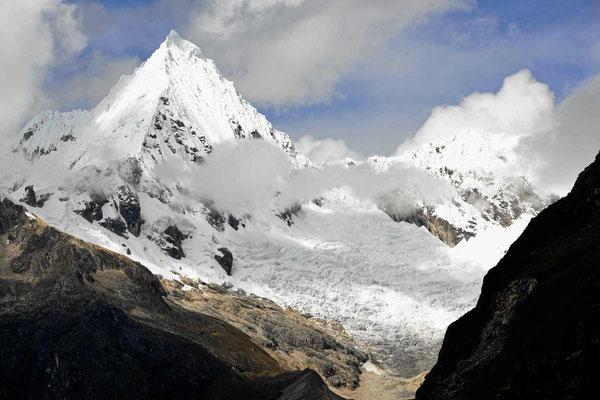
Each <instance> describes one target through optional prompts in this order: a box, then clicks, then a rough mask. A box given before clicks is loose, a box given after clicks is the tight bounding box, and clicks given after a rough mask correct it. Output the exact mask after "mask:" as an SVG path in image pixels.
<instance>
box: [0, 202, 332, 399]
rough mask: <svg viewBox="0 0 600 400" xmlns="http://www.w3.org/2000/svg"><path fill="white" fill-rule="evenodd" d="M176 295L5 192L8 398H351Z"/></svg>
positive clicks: (0, 227)
mask: <svg viewBox="0 0 600 400" xmlns="http://www.w3.org/2000/svg"><path fill="white" fill-rule="evenodd" d="M165 295H166V292H165V290H164V289H163V286H162V285H161V283H160V282H159V280H158V279H157V278H156V277H155V276H154V275H152V274H151V273H150V271H148V270H147V269H146V268H145V267H144V266H143V265H141V264H139V263H136V262H134V261H132V260H130V259H128V258H126V257H124V256H122V255H119V254H117V253H113V252H110V251H107V250H104V249H102V248H100V247H98V246H94V245H91V244H88V243H85V242H82V241H81V240H78V239H75V238H74V237H71V236H69V235H66V234H63V233H61V232H59V231H58V230H56V229H54V228H51V227H49V226H47V225H46V224H44V223H43V222H41V221H39V220H37V219H35V218H30V217H28V216H27V215H26V214H25V209H24V208H23V207H21V206H18V205H15V204H14V203H12V202H10V201H9V200H6V199H4V200H2V201H1V202H0V343H2V346H0V376H2V379H0V397H2V398H10V399H30V398H45V399H80V398H94V399H113V398H129V399H148V398H161V399H181V398H210V399H226V398H227V399H242V398H243V399H257V400H258V399H267V400H268V399H273V400H275V399H281V398H288V399H300V398H303V399H309V398H314V399H331V400H334V399H340V397H338V396H336V395H334V394H333V393H331V392H329V390H328V389H327V387H326V386H325V385H324V383H323V381H322V380H321V379H320V378H319V377H318V375H316V374H315V373H314V372H311V371H297V372H287V371H285V370H284V369H282V368H281V367H280V366H279V364H278V363H277V362H276V361H275V360H274V359H273V358H272V357H271V356H269V355H268V354H267V353H266V352H265V351H263V350H261V348H260V346H257V345H256V344H254V343H253V342H252V341H251V340H250V338H249V337H248V336H247V335H246V334H244V333H243V332H241V331H240V330H238V329H236V328H234V327H232V326H231V325H229V324H227V323H224V322H223V321H220V320H218V319H216V318H214V317H211V316H207V315H205V314H201V313H199V312H194V311H190V310H186V309H184V308H182V307H181V306H179V305H177V304H175V303H174V302H172V301H171V300H169V299H168V298H166V297H165ZM286 396H287V397H286Z"/></svg>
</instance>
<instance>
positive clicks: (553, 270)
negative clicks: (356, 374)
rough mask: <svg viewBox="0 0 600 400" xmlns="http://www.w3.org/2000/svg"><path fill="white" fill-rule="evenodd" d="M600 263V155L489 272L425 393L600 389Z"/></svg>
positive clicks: (573, 393) (566, 393)
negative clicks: (474, 304) (571, 188)
mask: <svg viewBox="0 0 600 400" xmlns="http://www.w3.org/2000/svg"><path fill="white" fill-rule="evenodd" d="M599 266H600V155H599V156H598V157H597V158H596V160H595V161H594V162H593V163H592V164H591V165H590V166H589V167H588V168H586V169H585V170H584V171H583V172H582V173H581V174H580V176H579V178H578V179H577V182H576V183H575V186H574V187H573V190H572V191H571V193H570V194H569V195H568V196H566V197H565V198H563V199H561V200H559V201H558V202H556V203H555V204H553V205H551V206H550V207H548V208H547V209H546V210H544V211H542V212H541V213H540V214H539V215H538V216H537V217H536V218H534V219H533V220H532V221H531V223H530V224H529V226H528V227H527V229H526V230H525V232H524V233H523V234H522V235H521V237H520V238H519V239H518V240H517V241H516V242H515V243H514V244H513V245H512V246H511V248H510V250H509V251H508V253H507V254H506V256H505V257H504V258H503V259H502V260H501V261H500V262H499V263H498V265H497V266H496V267H495V268H493V269H492V270H490V271H489V273H488V274H487V275H486V277H485V279H484V283H483V288H482V292H481V296H480V298H479V301H478V302H477V306H476V307H475V308H474V309H473V310H471V311H470V312H468V313H467V314H465V315H464V316H463V317H462V318H460V319H459V320H458V321H456V322H454V323H453V324H452V325H450V327H449V328H448V331H447V333H446V337H445V339H444V342H443V345H442V349H441V351H440V354H439V359H438V362H437V364H436V365H435V367H434V368H433V369H432V370H431V372H430V373H429V375H427V377H426V379H425V382H424V384H423V385H422V387H421V388H420V389H419V390H418V392H417V396H416V398H417V399H418V400H423V399H492V398H493V399H518V398H527V399H532V398H545V399H586V398H597V397H596V396H597V395H598V392H599V390H598V377H599V376H600V364H599V361H600V340H599V338H600V269H599V268H598V267H599Z"/></svg>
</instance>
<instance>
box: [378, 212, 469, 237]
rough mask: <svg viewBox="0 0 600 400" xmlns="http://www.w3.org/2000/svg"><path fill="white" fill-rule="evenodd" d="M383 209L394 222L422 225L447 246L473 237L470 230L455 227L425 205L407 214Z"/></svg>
mask: <svg viewBox="0 0 600 400" xmlns="http://www.w3.org/2000/svg"><path fill="white" fill-rule="evenodd" d="M384 211H385V212H386V213H387V214H388V215H389V216H390V217H392V219H393V220H394V221H396V222H408V223H410V224H414V225H416V226H418V227H421V226H424V227H425V228H426V229H427V230H428V231H429V232H430V233H431V234H432V235H434V236H436V237H438V238H439V239H440V240H441V241H442V242H444V243H446V244H447V245H448V246H449V247H454V246H456V245H457V244H458V243H459V242H460V241H461V240H463V239H470V238H471V237H473V235H474V234H473V233H472V232H467V231H465V230H463V229H460V228H458V227H455V226H454V225H452V224H451V223H450V222H448V221H446V220H445V219H443V218H440V217H438V216H436V215H434V214H433V212H432V210H430V209H429V208H427V207H419V208H416V209H415V210H414V211H413V212H412V213H411V214H409V215H398V214H394V213H391V212H389V211H386V210H385V209H384Z"/></svg>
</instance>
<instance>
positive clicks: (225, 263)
mask: <svg viewBox="0 0 600 400" xmlns="http://www.w3.org/2000/svg"><path fill="white" fill-rule="evenodd" d="M218 250H219V251H220V252H221V254H222V255H219V254H215V260H217V262H218V263H219V265H220V266H221V268H223V270H224V271H225V272H226V273H227V275H231V269H232V268H233V254H231V251H229V249H228V248H226V247H221V248H219V249H218Z"/></svg>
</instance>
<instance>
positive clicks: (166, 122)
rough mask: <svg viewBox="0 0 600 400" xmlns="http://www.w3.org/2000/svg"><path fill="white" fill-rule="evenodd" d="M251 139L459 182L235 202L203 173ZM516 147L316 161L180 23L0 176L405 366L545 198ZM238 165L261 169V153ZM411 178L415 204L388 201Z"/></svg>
mask: <svg viewBox="0 0 600 400" xmlns="http://www.w3.org/2000/svg"><path fill="white" fill-rule="evenodd" d="M244 143H245V144H244ZM248 143H250V144H252V143H261V144H260V146H263V145H264V146H270V147H268V148H269V149H276V151H277V152H280V153H281V154H283V155H284V158H283V161H281V162H278V163H277V164H274V166H273V168H274V169H276V171H273V175H277V176H278V178H281V179H279V180H284V181H285V180H286V179H287V178H286V177H288V176H289V178H290V179H291V178H292V177H293V176H296V175H298V174H300V173H301V172H300V171H303V170H307V169H310V170H314V171H326V170H327V169H328V168H341V169H342V170H343V171H347V173H348V174H352V173H353V171H354V170H353V168H368V169H370V170H372V171H373V174H385V173H386V171H389V170H390V169H391V168H394V166H396V165H402V166H405V168H407V169H412V170H417V171H420V173H422V174H428V175H430V176H431V177H432V179H435V180H437V181H434V182H445V185H447V186H448V187H449V188H450V189H451V191H450V193H449V194H448V195H444V196H442V198H441V199H440V200H438V201H434V202H432V201H430V199H427V198H421V197H419V196H420V195H419V190H418V189H419V183H418V182H416V183H415V184H414V186H413V187H398V188H396V189H395V190H388V188H385V192H381V193H378V194H377V196H375V197H372V196H371V197H365V196H360V195H359V194H358V193H357V192H356V190H353V188H352V187H348V186H347V185H345V184H344V182H339V183H338V182H333V183H332V184H331V185H328V186H327V187H326V190H325V189H324V190H323V191H322V192H321V193H318V195H317V196H315V198H311V199H301V200H299V201H298V204H291V203H290V204H287V206H290V207H289V208H285V207H283V206H282V204H281V203H280V202H279V200H280V199H281V196H280V193H279V192H278V189H279V187H278V186H277V185H275V186H273V187H271V186H269V190H270V193H271V195H270V196H265V197H264V198H259V201H260V202H261V203H260V204H258V206H255V205H253V206H252V207H250V208H249V209H247V210H238V209H228V208H226V207H223V204H219V202H215V201H214V200H211V199H205V198H203V196H202V193H201V190H200V192H199V191H198V190H196V189H195V188H193V187H192V186H193V185H194V182H197V181H196V180H195V179H196V178H198V176H199V175H198V174H199V172H198V171H205V170H206V169H205V170H202V168H208V167H207V166H208V165H211V160H212V158H211V157H214V156H215V153H218V152H219V151H222V150H221V149H223V148H224V147H226V146H238V147H239V148H240V149H245V150H243V151H257V149H258V148H257V147H256V146H255V145H248ZM243 144H244V145H243ZM517 145H518V136H515V135H511V136H510V137H509V136H503V135H491V134H486V133H485V132H449V135H448V136H447V137H446V138H442V139H439V140H438V141H437V142H435V143H434V142H432V143H428V144H426V145H423V146H421V147H419V148H416V149H413V150H411V151H409V152H407V153H404V154H401V155H398V156H392V157H385V156H374V157H371V158H369V159H367V160H339V161H338V162H333V163H330V164H328V165H320V164H318V163H314V162H312V161H311V160H309V159H308V158H306V157H305V156H304V155H303V154H301V153H299V152H298V151H297V150H296V149H295V148H294V145H293V142H292V140H291V139H290V138H289V137H288V135H287V134H285V133H283V132H280V131H278V130H276V129H275V128H273V126H272V125H271V123H270V122H269V121H268V120H267V119H266V118H265V117H264V116H263V115H262V114H260V113H259V112H258V111H257V110H256V109H255V108H254V107H252V105H250V104H249V103H248V102H246V101H245V100H243V98H242V97H241V96H240V95H239V94H238V93H237V91H236V89H235V87H234V85H233V83H232V82H230V81H228V80H227V79H225V78H224V77H223V76H222V75H221V74H220V73H219V71H218V69H217V68H216V66H215V64H214V63H213V62H212V61H211V60H209V59H207V58H205V57H204V56H203V54H202V51H201V50H200V49H199V48H198V47H197V46H195V45H194V44H192V43H190V42H188V41H186V40H184V39H182V38H181V37H179V35H178V34H177V33H176V32H174V31H172V32H171V33H170V34H169V36H168V37H167V38H166V40H165V41H164V42H163V43H162V44H161V45H160V47H159V48H158V49H157V50H156V51H155V52H154V53H153V54H152V56H151V57H150V58H149V59H148V60H147V61H146V62H145V63H143V64H142V65H141V66H140V67H139V68H137V69H136V70H135V71H134V72H133V74H131V75H130V76H126V77H122V78H121V80H120V81H119V82H118V84H117V85H116V86H115V87H114V88H113V89H112V90H111V92H110V93H109V95H108V96H107V97H106V98H105V99H103V100H102V101H101V102H100V103H99V104H98V105H97V106H96V107H95V108H94V109H93V110H90V111H82V110H76V111H72V112H67V113H61V112H52V111H46V112H43V113H41V114H39V115H38V116H36V117H34V118H33V119H32V120H31V121H30V122H29V123H27V124H26V125H25V126H24V127H23V129H22V130H21V132H20V133H19V135H18V138H17V139H16V140H15V142H14V143H13V145H12V146H10V148H7V149H4V152H3V154H2V155H1V159H0V164H1V166H2V172H0V178H1V179H0V182H1V184H0V186H1V187H0V190H1V192H2V194H4V195H6V196H7V197H9V198H11V199H12V200H14V201H19V200H21V199H24V200H25V197H24V194H25V192H26V191H27V189H26V188H27V187H32V190H33V189H34V190H35V195H36V196H38V197H39V198H40V199H43V201H42V202H41V203H40V202H38V203H39V204H37V203H36V204H34V205H32V204H29V205H28V209H29V212H31V213H33V214H35V215H36V216H38V217H39V218H41V219H42V220H43V221H45V222H46V223H48V224H50V225H52V226H55V227H57V228H58V229H60V230H62V231H65V232H67V233H70V234H72V235H74V236H76V237H79V238H81V239H83V240H86V241H89V242H92V243H95V244H98V245H100V246H103V247H105V248H108V249H110V250H112V251H115V252H119V253H121V254H124V255H127V256H128V257H130V258H132V259H134V260H136V261H139V262H141V263H143V264H144V265H145V266H147V267H148V268H149V269H150V270H151V271H152V272H153V273H155V274H159V275H161V276H163V277H165V278H168V279H175V280H177V279H179V278H180V277H182V276H185V277H189V278H192V279H198V280H202V281H206V282H214V283H219V284H226V285H228V286H231V287H233V288H236V289H240V290H244V291H246V292H248V293H252V294H255V295H258V296H263V297H267V298H270V299H272V300H274V301H276V302H277V303H279V304H281V305H284V306H289V307H292V308H296V309H298V310H301V311H302V312H304V313H307V314H311V315H314V316H318V317H322V318H328V319H334V320H337V321H339V322H341V323H342V324H343V326H344V327H345V328H346V329H347V330H348V332H350V333H351V334H352V335H353V336H354V337H356V338H357V339H358V340H359V341H360V343H361V344H362V345H363V346H364V347H365V348H366V349H368V350H369V351H370V352H371V353H372V355H373V358H374V360H375V361H377V362H379V363H381V364H383V365H385V366H386V367H387V368H389V369H390V371H392V372H393V373H397V374H400V375H402V376H407V377H410V376H413V375H417V374H419V373H421V372H423V371H426V370H428V369H429V368H430V367H431V366H432V365H433V363H434V362H435V360H436V358H437V352H438V350H439V348H440V345H441V341H442V339H443V335H444V332H445V329H446V327H447V326H448V324H449V323H450V322H452V321H454V320H456V319H457V318H458V317H459V316H461V315H462V314H464V313H465V312H466V311H468V310H469V309H471V308H472V307H473V306H474V305H475V301H476V299H477V296H478V294H479V291H480V287H481V281H482V278H483V275H484V274H485V272H486V271H487V270H488V269H489V268H490V267H492V266H493V265H494V264H495V263H496V262H497V260H498V259H499V258H500V257H501V256H502V254H503V253H504V252H505V251H506V250H507V249H508V246H509V245H510V243H512V241H513V240H514V239H516V238H517V237H518V235H519V234H520V233H521V231H522V230H523V229H524V228H525V226H526V224H527V222H528V220H529V219H530V218H531V217H533V216H534V215H536V214H537V212H539V211H540V210H541V209H542V208H544V207H545V206H546V205H547V204H548V202H549V201H551V199H550V197H549V196H546V195H544V194H542V193H540V192H539V191H537V190H536V189H535V188H534V187H533V186H532V185H531V184H530V183H529V182H528V180H527V179H526V177H522V176H512V175H511V168H510V165H511V154H513V152H512V151H511V149H513V148H514V146H517ZM253 146H254V147H253ZM253 148H254V150H253ZM269 151H270V150H269ZM221 154H228V153H221ZM231 154H235V153H231ZM232 157H233V156H232ZM258 157H259V158H260V154H259V155H258ZM250 159H251V160H252V158H250ZM254 160H257V159H256V158H255V159H254ZM235 161H237V160H233V159H232V160H231V164H233V163H234V162H235ZM258 161H259V160H257V161H256V162H258ZM227 162H228V160H227V157H225V160H224V165H225V167H226V165H227ZM165 166H171V167H170V168H169V171H170V174H168V175H165V174H164V173H160V171H162V169H164V168H165ZM241 168H244V165H242V166H241ZM245 168H246V169H247V171H245V173H247V176H248V180H249V181H250V182H251V181H252V179H253V177H254V176H255V175H256V174H258V173H259V172H255V169H256V168H257V164H255V165H252V163H251V162H249V163H248V165H247V166H245ZM263 173H264V171H263ZM266 173H267V174H269V171H268V170H267V171H266ZM244 176H246V175H244ZM210 178H211V177H208V178H207V179H210ZM214 179H215V180H218V179H223V178H222V176H220V175H219V176H217V175H215V177H214ZM276 183H277V182H276ZM220 184H221V185H228V184H231V183H230V182H220ZM439 184H440V185H442V183H439ZM207 185H208V184H207ZM238 185H241V184H240V183H238ZM399 185H400V184H399ZM284 186H285V185H284ZM200 189H201V188H200ZM234 189H236V188H234ZM237 189H239V188H237ZM259 189H262V188H259V187H256V188H254V187H252V186H249V187H244V190H245V191H254V190H259ZM382 190H384V188H382ZM411 190H413V191H415V190H416V193H417V194H416V195H415V194H414V193H413V194H412V195H411V196H410V199H411V201H412V202H413V203H414V204H413V205H414V207H413V208H414V210H409V212H408V213H406V212H403V213H398V212H396V211H395V210H391V209H390V208H389V207H387V206H388V205H389V204H393V203H394V202H395V201H396V200H397V199H399V198H402V199H405V198H406V196H407V194H406V193H405V192H406V191H411ZM232 193H236V192H235V190H234V191H233V192H232ZM232 195H233V194H232ZM411 204H412V203H411ZM417 212H418V214H417ZM411 213H412V214H411ZM418 225H421V226H418ZM170 227H176V228H177V231H178V232H180V233H181V236H182V238H183V240H182V241H181V250H182V253H183V257H180V258H179V259H177V258H173V257H172V254H173V252H170V253H169V251H168V250H169V249H170V248H172V247H170V246H172V244H170V243H169V241H168V239H169V238H168V237H167V236H168V235H167V234H166V233H165V232H167V231H168V229H169V228H170ZM172 230H173V228H171V231H172ZM441 230H444V232H439V231H441ZM436 232H437V233H439V235H437V237H436V236H435V235H432V233H434V234H435V233H436ZM457 232H458V233H457ZM444 235H451V236H452V238H453V240H452V241H451V243H444V242H442V241H441V240H440V239H441V238H442V239H443V237H445V236H444ZM449 244H451V246H449ZM219 248H227V249H228V250H229V251H231V253H232V254H233V258H234V261H233V269H232V271H231V275H228V274H227V273H226V272H225V271H224V270H223V269H222V268H221V267H220V265H219V264H218V263H217V262H216V261H215V258H214V256H215V255H216V254H219V253H218V249H219ZM170 254H171V255H170Z"/></svg>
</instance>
